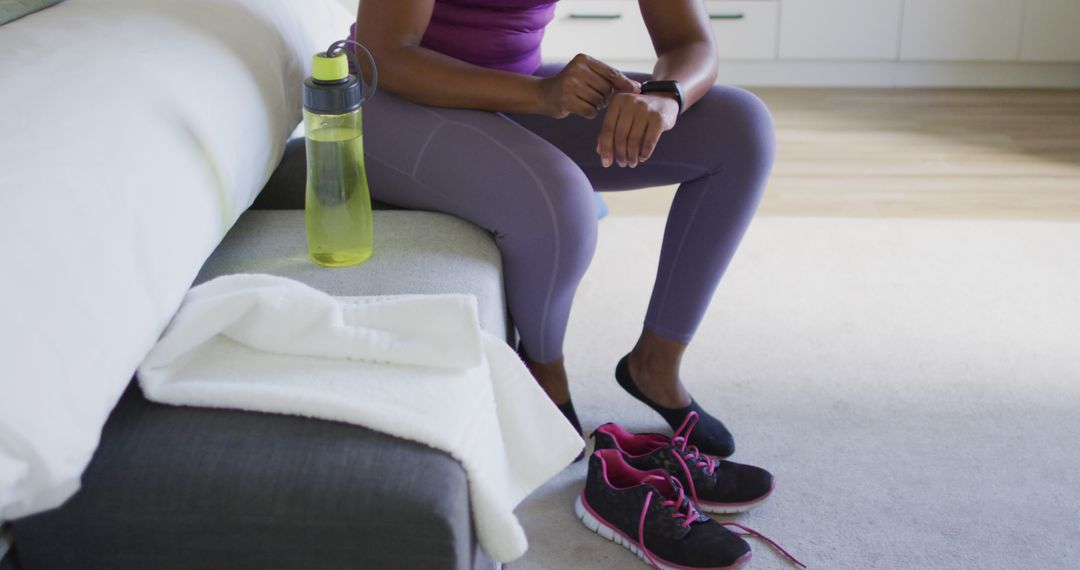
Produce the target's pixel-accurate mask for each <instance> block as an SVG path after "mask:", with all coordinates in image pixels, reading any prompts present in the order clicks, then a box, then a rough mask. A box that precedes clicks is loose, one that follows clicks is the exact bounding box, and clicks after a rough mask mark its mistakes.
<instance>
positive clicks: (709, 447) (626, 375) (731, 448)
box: [615, 355, 735, 457]
mask: <svg viewBox="0 0 1080 570" xmlns="http://www.w3.org/2000/svg"><path fill="white" fill-rule="evenodd" d="M615 380H617V381H618V382H619V385H620V386H622V388H623V390H626V391H627V393H629V394H630V395H631V396H633V397H635V398H637V399H638V401H640V402H641V403H643V404H645V405H646V406H649V407H650V408H652V409H653V410H654V411H655V412H656V413H658V414H660V415H661V416H663V417H664V421H666V422H667V423H668V425H669V426H671V429H678V428H679V426H680V425H682V423H683V420H685V419H686V416H687V414H689V413H690V412H697V414H698V423H697V425H696V426H694V431H693V432H691V433H690V439H689V443H690V445H696V446H697V447H698V449H700V450H701V451H702V453H707V454H709V455H717V456H719V457H728V456H729V455H731V454H732V453H735V438H733V437H732V436H731V432H729V431H728V429H727V428H726V427H724V423H723V422H721V421H720V420H718V419H716V418H714V417H712V416H711V415H709V412H706V411H705V410H703V409H702V408H701V406H700V405H698V403H697V402H696V401H695V400H694V399H693V398H691V399H690V405H689V406H686V407H685V408H665V407H664V406H661V405H660V404H657V403H656V402H653V401H652V400H650V399H649V398H648V397H647V396H645V394H642V393H641V390H639V389H638V387H637V384H634V379H633V378H632V377H631V376H630V356H629V355H627V356H624V357H623V358H622V360H620V361H619V364H618V365H617V366H616V367H615Z"/></svg>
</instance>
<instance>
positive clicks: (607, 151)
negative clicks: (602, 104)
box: [596, 100, 622, 168]
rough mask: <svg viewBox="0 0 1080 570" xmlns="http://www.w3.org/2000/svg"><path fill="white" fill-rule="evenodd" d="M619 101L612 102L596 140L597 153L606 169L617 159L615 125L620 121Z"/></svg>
mask: <svg viewBox="0 0 1080 570" xmlns="http://www.w3.org/2000/svg"><path fill="white" fill-rule="evenodd" d="M621 107H622V106H621V105H619V103H618V100H612V103H611V106H610V107H608V110H607V115H605V116H604V124H603V126H601V127H600V136H599V137H598V138H597V140H596V152H598V153H599V154H600V164H602V165H604V168H607V167H609V166H611V164H612V162H614V157H615V125H616V123H618V121H619V110H620V109H621Z"/></svg>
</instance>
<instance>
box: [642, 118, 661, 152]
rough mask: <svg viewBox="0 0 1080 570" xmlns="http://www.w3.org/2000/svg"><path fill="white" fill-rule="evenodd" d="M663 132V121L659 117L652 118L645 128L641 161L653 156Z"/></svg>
mask: <svg viewBox="0 0 1080 570" xmlns="http://www.w3.org/2000/svg"><path fill="white" fill-rule="evenodd" d="M663 134H664V123H663V121H662V120H661V119H660V118H659V117H652V118H650V119H649V122H648V125H647V126H646V128H645V135H644V136H643V137H642V142H641V162H645V161H646V160H649V158H651V157H652V154H653V152H654V151H655V150H656V145H657V144H659V142H660V135H663Z"/></svg>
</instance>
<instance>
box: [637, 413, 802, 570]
mask: <svg viewBox="0 0 1080 570" xmlns="http://www.w3.org/2000/svg"><path fill="white" fill-rule="evenodd" d="M697 422H698V414H697V412H690V413H689V414H687V415H686V419H685V420H683V423H682V425H680V426H679V429H677V430H675V435H674V437H672V441H673V442H674V445H675V448H676V449H677V450H678V451H679V454H678V455H676V456H675V457H676V458H677V459H678V460H679V462H680V463H681V464H682V468H683V471H684V472H685V473H686V481H687V483H688V484H689V487H690V495H691V496H692V497H693V498H694V502H693V504H695V505H696V504H698V498H697V489H695V488H694V478H693V477H692V476H691V473H690V467H689V466H688V465H687V462H693V463H694V464H695V465H697V466H698V467H705V468H706V469H707V470H708V473H709V474H710V475H712V474H713V473H714V472H715V471H716V467H717V465H719V461H718V460H717V459H716V458H715V457H711V456H708V455H704V454H702V453H701V452H699V451H698V448H697V446H696V445H687V439H689V437H690V432H692V431H694V426H695V425H697ZM656 479H661V480H662V479H663V477H661V476H659V475H652V476H650V477H649V478H647V479H646V480H645V481H650V480H656ZM669 481H670V482H671V485H672V486H673V487H674V488H675V489H676V491H677V492H678V494H677V496H676V498H675V500H671V499H666V500H664V501H663V502H662V503H660V504H661V505H663V506H665V507H674V508H675V513H674V514H672V515H671V517H672V518H676V519H682V522H681V523H680V525H681V526H682V527H683V528H686V527H688V526H690V525H691V524H692V523H693V522H694V520H695V519H697V513H696V511H695V510H694V508H693V506H692V505H691V503H690V501H686V500H685V495H684V493H683V487H682V485H681V484H680V483H679V480H678V479H675V478H674V477H670V476H669ZM653 493H654V491H649V494H648V495H646V496H645V505H644V506H643V507H642V508H641V517H640V518H639V519H638V546H639V547H640V548H641V551H642V552H644V553H645V557H646V558H648V560H649V563H650V564H652V565H653V567H655V568H658V569H659V568H661V566H660V564H659V563H657V561H656V557H655V556H654V555H653V553H652V551H650V550H649V549H648V548H646V547H645V515H646V514H647V513H648V512H649V505H650V504H651V503H652V496H653ZM684 511H685V512H684ZM717 522H718V523H719V524H720V525H721V526H724V527H732V528H737V529H739V530H740V531H742V532H736V533H735V534H738V535H739V536H754V537H756V538H760V539H761V540H763V541H765V543H766V544H768V545H769V546H771V547H773V548H774V549H776V550H777V551H778V552H780V553H781V554H783V555H784V557H786V558H787V559H788V560H790V561H792V562H794V563H795V564H797V565H799V566H801V567H803V568H806V565H805V564H803V563H802V562H800V561H799V559H798V558H795V557H794V556H792V555H791V553H790V552H788V551H787V550H784V548H783V547H782V546H780V545H779V544H777V543H776V541H774V540H772V539H771V538H769V537H767V536H765V535H764V534H761V533H760V532H758V531H756V530H754V529H752V528H749V527H746V526H743V525H741V524H739V523H736V522H719V521H717Z"/></svg>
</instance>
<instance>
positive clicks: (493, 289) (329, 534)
mask: <svg viewBox="0 0 1080 570" xmlns="http://www.w3.org/2000/svg"><path fill="white" fill-rule="evenodd" d="M303 173H304V160H303V143H302V141H293V142H292V143H290V145H289V147H288V150H287V152H286V157H285V160H283V162H282V164H281V166H279V168H278V170H277V172H276V173H275V174H274V177H273V178H272V179H271V182H270V184H268V185H267V188H266V189H265V190H264V191H263V194H262V195H261V196H260V198H259V199H258V200H257V202H256V204H255V206H254V207H253V208H252V209H251V210H249V211H248V212H247V213H245V214H244V215H243V216H242V217H241V218H240V220H239V221H238V222H237V224H236V225H235V226H234V227H233V229H232V230H231V231H230V233H229V234H228V236H227V237H226V238H225V240H224V241H223V242H222V243H221V245H220V246H219V247H218V248H217V250H216V251H215V252H214V254H213V256H212V257H211V258H210V259H209V260H207V262H206V264H205V265H204V266H203V268H202V271H201V273H200V275H199V277H198V279H197V280H196V283H199V282H202V281H205V280H207V279H211V278H213V277H216V276H218V275H223V274H227V273H238V272H263V273H273V274H277V275H283V276H286V277H291V278H294V279H298V280H300V281H303V282H306V283H308V284H310V285H313V286H315V287H317V288H319V289H322V290H324V291H327V292H329V293H331V294H334V295H373V294H412V293H471V294H474V295H476V296H477V299H478V301H479V303H478V304H479V307H480V320H481V324H482V326H484V327H485V329H486V330H488V331H490V332H493V333H494V334H497V335H502V336H506V337H507V339H508V340H511V336H512V334H513V333H512V331H513V328H512V327H511V326H509V324H508V321H507V314H506V311H505V300H504V295H503V286H502V278H501V276H502V273H501V264H500V257H499V252H498V250H497V248H496V247H495V244H494V242H493V240H492V238H491V236H490V235H489V234H488V233H486V232H484V231H482V230H480V229H478V228H476V227H474V226H472V225H470V224H468V223H466V222H463V221H461V220H458V219H456V218H452V217H450V216H446V215H443V214H436V213H431V212H413V211H401V210H397V211H395V210H387V209H380V210H378V211H376V212H375V254H374V256H373V257H372V259H371V260H369V261H368V262H366V263H364V264H362V265H360V266H356V267H352V268H345V269H324V268H320V267H318V266H316V265H314V264H313V263H311V262H310V261H308V260H307V259H306V255H305V244H304V237H303V236H304V221H303V212H302V210H300V209H298V208H302V204H303ZM13 530H14V536H15V556H10V557H9V561H8V562H6V563H8V564H14V567H15V568H16V569H18V570H43V569H48V570H62V569H69V568H70V569H74V568H103V569H117V570H119V569H151V568H152V569H162V570H165V569H171V568H176V569H181V568H183V569H186V570H190V569H197V568H229V569H244V568H252V569H255V568H258V569H263V570H268V569H276V568H281V569H286V568H287V569H297V568H319V569H335V568H425V569H440V568H448V569H466V568H491V567H493V566H494V564H493V563H492V562H490V561H489V560H487V559H486V558H485V557H484V556H483V554H482V552H481V551H480V550H479V548H478V547H477V542H476V538H475V534H474V530H473V527H472V523H471V515H470V508H469V497H468V491H467V487H466V479H465V472H464V471H463V469H462V468H461V466H460V465H459V464H458V463H457V462H456V461H454V460H453V459H451V458H450V457H449V456H448V455H446V454H445V453H442V452H439V451H435V450H433V449H431V448H428V447H425V446H423V445H419V444H416V443H412V442H408V441H403V440H399V439H396V438H394V437H390V436H387V435H384V434H380V433H376V432H373V431H371V430H367V429H364V428H361V427H357V426H354V425H349V424H343V423H336V422H330V421H321V420H315V419H308V418H301V417H292V416H284V415H271V414H259V413H251V412H242V411H229V410H213V409H199V408H187V407H171V406H164V405H159V404H155V403H152V402H149V401H147V400H146V399H145V398H143V396H142V394H141V392H140V390H139V388H138V386H137V385H136V384H135V383H134V382H133V383H132V385H131V386H129V388H128V390H127V392H126V393H125V394H124V396H123V398H122V399H121V401H120V403H119V405H118V406H117V407H116V409H115V410H114V411H113V413H112V415H111V416H110V418H109V421H108V423H107V424H106V426H105V429H104V431H103V433H102V437H101V444H100V446H99V448H98V449H97V451H96V453H95V455H94V458H93V460H92V462H91V463H90V465H89V467H88V468H87V470H86V472H85V473H84V475H83V478H82V489H81V490H80V491H79V492H78V493H77V494H76V495H75V496H74V497H73V498H71V499H70V500H69V501H68V502H67V503H65V504H64V505H63V506H61V507H60V508H58V509H55V510H52V511H49V512H45V513H41V514H37V515H34V516H30V517H27V518H23V519H20V520H16V521H14V525H13Z"/></svg>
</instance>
